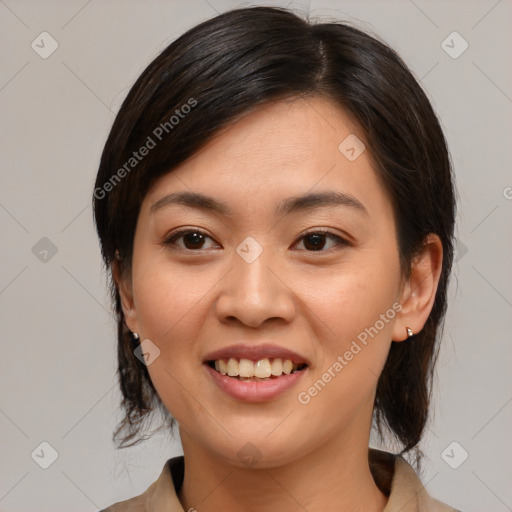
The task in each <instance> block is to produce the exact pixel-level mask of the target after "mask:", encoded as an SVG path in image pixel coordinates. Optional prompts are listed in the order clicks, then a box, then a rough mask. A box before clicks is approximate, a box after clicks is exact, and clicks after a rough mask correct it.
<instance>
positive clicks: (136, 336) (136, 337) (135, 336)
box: [132, 332, 139, 340]
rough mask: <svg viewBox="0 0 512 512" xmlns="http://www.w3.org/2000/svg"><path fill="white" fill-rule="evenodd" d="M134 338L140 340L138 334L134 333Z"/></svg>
mask: <svg viewBox="0 0 512 512" xmlns="http://www.w3.org/2000/svg"><path fill="white" fill-rule="evenodd" d="M132 337H133V339H134V340H138V339H139V335H138V334H137V333H136V332H132Z"/></svg>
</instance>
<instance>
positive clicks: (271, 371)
mask: <svg viewBox="0 0 512 512" xmlns="http://www.w3.org/2000/svg"><path fill="white" fill-rule="evenodd" d="M206 364H207V365H208V366H209V367H210V368H212V369H213V370H215V371H217V372H218V373H220V374H221V375H226V376H228V377H231V378H233V379H236V380H242V381H253V382H257V381H265V380H272V379H278V378H279V377H281V376H282V375H290V374H292V373H297V372H300V371H303V370H304V369H306V368H307V366H308V365H307V364H306V363H294V362H293V361H291V360H290V359H282V358H275V359H269V358H264V359H259V360H257V361H252V360H251V359H236V358H234V357H230V358H229V359H217V360H215V361H213V360H212V361H206Z"/></svg>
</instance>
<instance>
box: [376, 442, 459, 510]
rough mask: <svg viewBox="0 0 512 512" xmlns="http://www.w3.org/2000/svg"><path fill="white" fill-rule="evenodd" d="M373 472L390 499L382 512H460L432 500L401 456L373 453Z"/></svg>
mask: <svg viewBox="0 0 512 512" xmlns="http://www.w3.org/2000/svg"><path fill="white" fill-rule="evenodd" d="M369 460H370V469H371V471H372V474H373V477H374V479H375V482H376V483H377V485H378V486H379V488H380V489H381V490H382V491H383V492H384V493H385V494H387V495H388V503H387V505H386V508H385V509H384V511H383V512H395V511H397V510H400V511H401V512H460V511H458V510H456V509H455V508H453V507H451V506H449V505H447V504H445V503H441V502H440V501H438V500H436V499H434V498H433V497H432V496H430V495H429V494H428V492H427V490H426V489H425V486H424V485H423V484H422V482H421V480H420V478H419V477H418V475H417V474H416V472H415V471H414V469H413V468H412V466H411V465H410V464H409V463H408V462H407V461H406V460H405V459H404V458H402V457H401V456H399V455H394V454H392V453H387V452H383V451H380V450H374V449H370V452H369Z"/></svg>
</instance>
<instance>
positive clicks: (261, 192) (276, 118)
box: [145, 97, 390, 213]
mask: <svg viewBox="0 0 512 512" xmlns="http://www.w3.org/2000/svg"><path fill="white" fill-rule="evenodd" d="M355 137H357V138H355ZM347 140H348V141H349V142H351V145H353V142H354V141H355V142H356V144H357V141H358V140H359V141H360V144H361V145H360V146H358V147H356V150H357V151H358V152H359V151H360V150H361V148H362V147H363V146H362V144H363V142H362V141H363V140H364V134H363V133H361V131H360V129H359V128H358V127H357V124H356V123H355V122H353V121H352V120H351V118H350V116H349V115H348V114H346V113H345V112H344V111H343V110H341V109H340V108H339V107H338V106H337V105H335V104H333V103H332V102H330V101H328V100H325V99H323V98H319V97H313V98H302V97H301V98H293V99H288V100H284V101H283V100H282V101H279V102H272V103H268V104H266V105H264V106H263V107H259V108H257V109H256V110H254V111H251V112H250V113H248V114H246V115H245V116H243V117H242V118H240V119H238V120H237V121H236V122H235V123H233V124H231V125H230V126H228V127H227V128H225V129H223V130H222V131H221V132H220V133H219V134H217V136H216V137H215V138H214V139H213V140H211V141H210V142H209V143H207V144H206V145H205V146H204V147H203V148H202V149H201V150H200V151H199V152H198V153H196V154H195V155H194V156H193V157H192V158H190V159H189V160H187V161H186V162H185V163H183V164H182V165H180V166H179V167H178V168H176V169H174V170H173V171H172V172H170V173H168V174H166V175H164V176H162V177H161V178H160V179H158V180H157V181H156V182H155V183H154V185H153V187H152V188H151V189H150V191H149V192H148V194H147V197H146V199H145V203H146V205H147V204H148V203H149V207H150V206H151V205H152V204H154V203H155V202H156V201H158V200H160V199H161V198H162V197H163V195H165V194H168V193H171V192H175V191H189V192H190V191H195V192H200V193H203V194H208V195H210V196H212V195H213V196H215V197H216V198H217V199H218V200H219V201H221V202H224V203H226V204H229V205H231V206H232V210H233V211H237V209H238V210H239V211H244V212H248V213H250V212H252V213H256V212H257V211H259V210H262V209H265V210H268V209H270V208H271V209H272V210H274V209H275V204H276V203H277V202H280V201H281V200H282V199H283V198H284V197H289V196H294V195H303V194H305V193H306V192H316V191H320V190H322V191H325V190H335V191H339V192H343V193H346V194H348V195H351V196H353V197H356V198H357V199H358V200H359V201H360V202H361V203H363V204H366V203H368V204H369V206H370V207H375V208H380V209H382V208H386V207H389V206H390V205H389V204H387V205H386V203H390V201H389V199H388V198H387V196H386V193H385V191H384V188H383V187H382V185H381V184H380V180H379V179H378V177H377V174H376V173H375V171H374V169H373V167H372V161H371V156H370V154H369V151H367V150H366V149H365V150H363V152H362V153H361V154H360V155H359V156H358V157H357V158H355V159H349V158H347V155H346V153H344V151H343V150H344V149H346V148H345V146H346V144H345V142H344V141H347ZM340 145H341V148H340ZM350 155H351V154H349V156H350Z"/></svg>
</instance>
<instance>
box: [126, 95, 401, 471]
mask: <svg viewBox="0 0 512 512" xmlns="http://www.w3.org/2000/svg"><path fill="white" fill-rule="evenodd" d="M199 108H200V105H199ZM355 136H358V137H359V138H360V139H362V138H363V136H362V134H361V133H360V132H359V131H358V129H357V128H356V127H355V125H354V124H352V123H351V121H350V118H349V117H348V116H347V115H346V114H345V113H344V112H343V111H341V110H340V109H339V108H338V107H336V106H335V105H334V104H332V103H330V102H327V101H326V100H324V99H320V98H313V99H311V98H310V99H307V100H306V99H294V100H289V101H281V102H278V103H274V104H268V105H266V106H265V107H264V108H261V109H259V110H257V111H254V112H252V113H250V114H248V115H246V116H245V117H244V118H242V119H241V120H239V121H238V122H236V123H235V124H233V125H232V126H231V127H230V128H229V129H227V130H226V131H224V132H223V133H222V134H220V135H219V136H218V137H217V138H216V139H215V140H213V141H212V142H210V143H209V144H208V145H207V146H206V147H205V148H204V150H202V151H200V152H199V153H198V154H196V155H195V156H194V157H193V158H192V159H190V160H189V161H187V162H186V163H185V164H183V165H181V166H180V167H179V168H177V169H176V170H174V171H173V172H171V173H169V174H167V175H164V176H163V177H161V178H160V179H159V180H158V181H156V182H155V183H154V185H153V186H152V188H151V189H150V191H149V192H148V194H147V195H146V197H145V199H144V201H143V204H142V207H141V210H140V214H139V218H138V224H137V228H136V233H135V241H134V253H133V266H132V273H131V282H130V283H127V284H126V285H125V286H124V289H123V293H122V294H123V304H124V308H125V316H126V321H127V323H128V325H129V327H130V328H131V329H132V330H133V331H136V332H138V333H139V334H140V339H141V340H144V341H143V351H144V352H146V353H148V354H149V355H148V356H147V357H148V370H149V374H150V376H151V379H152V381H153V383H154V385H155V388H156V390H157V391H158V394H159V396H160V398H161V399H162V401H163V402H164V404H165V405H166V406H167V408H168V409H169V411H170V412H171V414H172V415H173V416H174V417H175V418H176V419H177V421H178V423H179V425H180V433H181V436H182V439H186V440H188V441H187V442H191V441H190V440H192V442H194V443H195V444H196V446H199V445H200V446H201V447H202V449H204V450H207V451H208V452H209V453H211V454H213V455H215V456H217V457H220V458H222V459H224V460H225V461H227V462H230V463H233V464H237V465H243V464H251V462H249V461H250V460H254V461H256V460H257V459H259V460H258V466H259V467H263V466H267V467H272V466H275V465H279V464H284V463H287V462H290V461H293V460H294V459H295V458H297V457H299V456H302V455H304V454H305V453H309V452H312V451H313V450H316V449H319V448H320V447H321V446H322V445H325V443H329V442H340V443H354V442H355V443H357V442H359V441H361V442H364V443H367V440H368V432H369V429H370V419H371V414H372V408H373V401H374V396H375V389H376V384H377V379H378V376H379V375H380V373H381V371H382V368H383V366H384V363H385V360H386V357H387V354H388V350H389V348H390V344H391V340H392V338H393V337H395V339H397V338H398V339H403V336H402V337H401V334H398V332H401V331H403V330H404V326H403V325H402V324H400V320H399V314H398V312H399V311H400V309H401V305H400V302H399V301H400V299H401V296H400V293H401V273H400V267H399V253H398V247H397V234H396V229H395V222H394V216H393V209H392V204H391V202H390V199H389V197H388V195H387V193H386V191H385V189H384V188H383V185H382V184H381V183H380V181H379V179H378V178H377V175H376V173H375V171H374V170H373V168H372V166H371V161H370V156H369V154H368V153H369V152H368V150H363V148H362V147H361V146H360V144H361V143H360V141H359V142H358V141H357V139H356V138H355ZM347 137H349V138H348V139H347ZM344 141H345V142H344ZM340 144H341V146H340ZM361 150H362V152H361ZM359 153H360V154H359ZM177 194H188V196H186V197H184V196H182V200H179V197H180V196H179V195H177ZM192 194H194V195H198V196H199V195H200V196H202V198H196V199H194V200H193V198H192ZM324 194H325V197H322V195H324ZM310 196H311V197H310ZM187 197H188V199H187ZM308 197H309V199H308ZM182 231H187V232H188V234H185V235H183V233H181V235H179V234H178V235H177V236H174V235H176V233H178V232H182ZM195 231H198V233H199V234H194V232H195ZM323 231H327V232H328V233H327V234H325V233H322V232H323ZM230 359H232V360H231V362H230V361H229V360H230ZM278 359H281V364H280V363H279V361H278ZM220 360H222V361H224V362H223V363H221V362H220ZM286 360H290V361H291V362H292V363H294V366H293V368H294V369H298V370H300V371H297V372H295V373H291V374H289V375H288V374H287V373H286V371H289V368H287V366H290V363H289V362H286ZM215 361H217V363H215ZM304 363H306V364H307V366H306V367H305V368H303V369H302V370H301V369H300V368H302V366H303V365H304ZM215 365H217V370H216V369H215ZM224 365H225V366H224ZM218 370H219V371H218ZM285 370H286V371H285ZM283 371H284V372H285V373H283ZM225 372H228V373H230V374H232V375H231V376H229V375H222V373H225ZM237 372H242V373H243V374H244V375H254V373H255V372H256V375H260V376H262V378H259V377H246V378H244V379H241V378H240V377H239V376H238V377H237V376H236V375H234V374H236V373H237ZM260 372H261V373H260ZM269 373H270V374H272V373H275V374H276V375H273V376H271V377H266V378H265V380H263V378H264V377H263V376H268V375H269ZM279 375H280V376H279ZM358 440H359V441H358ZM248 443H251V444H248ZM366 446H367V444H366ZM251 457H252V459H251Z"/></svg>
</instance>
